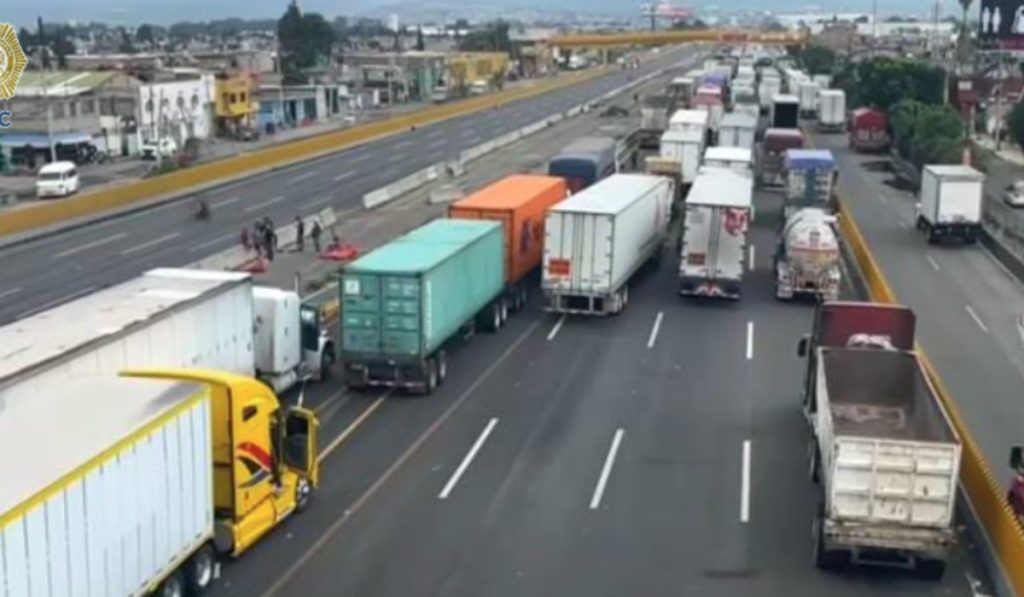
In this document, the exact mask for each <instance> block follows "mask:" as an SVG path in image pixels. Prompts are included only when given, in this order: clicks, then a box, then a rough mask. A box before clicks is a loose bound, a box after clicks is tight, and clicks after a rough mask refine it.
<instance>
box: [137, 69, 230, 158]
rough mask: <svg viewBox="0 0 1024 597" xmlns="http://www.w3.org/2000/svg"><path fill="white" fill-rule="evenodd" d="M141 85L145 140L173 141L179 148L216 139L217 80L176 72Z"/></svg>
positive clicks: (212, 77) (206, 76)
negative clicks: (215, 99)
mask: <svg viewBox="0 0 1024 597" xmlns="http://www.w3.org/2000/svg"><path fill="white" fill-rule="evenodd" d="M160 75H162V76H158V77H157V80H153V81H149V82H143V83H142V84H140V85H139V105H140V106H141V107H142V109H141V111H140V121H139V125H140V128H141V133H142V137H143V139H144V140H155V139H158V138H165V137H169V138H171V139H173V140H174V141H175V142H176V143H177V146H178V147H183V146H184V144H185V141H186V140H187V139H208V138H210V137H212V136H213V130H214V129H213V122H214V92H215V91H214V88H215V85H214V76H213V75H212V74H208V73H200V72H199V71H198V70H194V69H190V70H188V71H186V70H184V69H176V70H175V71H171V72H165V73H160Z"/></svg>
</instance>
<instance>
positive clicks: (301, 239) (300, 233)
mask: <svg viewBox="0 0 1024 597" xmlns="http://www.w3.org/2000/svg"><path fill="white" fill-rule="evenodd" d="M305 236H306V223H305V222H303V221H302V217H301V216H295V249H296V250H297V251H298V252H299V253H302V252H303V249H304V245H305V240H306V239H305Z"/></svg>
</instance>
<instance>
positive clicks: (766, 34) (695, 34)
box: [547, 29, 807, 49]
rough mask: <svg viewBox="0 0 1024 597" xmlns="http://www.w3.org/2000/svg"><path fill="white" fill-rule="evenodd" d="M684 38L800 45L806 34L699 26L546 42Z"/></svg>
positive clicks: (567, 44) (597, 44)
mask: <svg viewBox="0 0 1024 597" xmlns="http://www.w3.org/2000/svg"><path fill="white" fill-rule="evenodd" d="M687 42H716V43H722V44H742V43H752V44H773V45H787V46H802V45H805V44H806V43H807V35H806V34H804V33H794V32H788V31H786V32H776V31H744V30H738V29H699V30H688V31H618V32H608V33H570V34H566V35H555V36H552V37H551V38H550V39H548V41H547V44H548V46H550V47H553V48H563V49H579V48H613V47H622V46H660V45H670V44H681V43H687Z"/></svg>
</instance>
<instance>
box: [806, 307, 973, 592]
mask: <svg viewBox="0 0 1024 597" xmlns="http://www.w3.org/2000/svg"><path fill="white" fill-rule="evenodd" d="M914 328H915V316H914V313H913V311H911V310H910V309H908V308H907V307H904V306H901V305H883V304H874V303H856V302H824V303H821V304H820V305H819V306H818V309H817V311H816V313H815V319H814V326H813V329H812V332H811V334H810V335H809V336H805V337H804V338H803V339H801V340H800V344H799V347H798V351H797V352H798V354H799V356H801V357H803V358H805V359H806V366H807V368H806V375H805V378H804V379H805V383H804V390H803V394H804V398H803V408H804V414H805V416H806V419H807V421H808V423H809V425H810V428H811V432H812V437H813V439H812V442H811V444H810V446H809V449H808V455H809V457H810V464H809V467H808V470H809V471H810V476H811V479H812V481H814V482H815V483H817V484H818V485H819V487H820V490H821V491H820V497H819V500H818V506H817V510H816V512H815V515H814V523H813V529H812V531H813V535H812V536H813V540H814V561H815V564H816V565H817V566H818V567H819V568H822V569H826V570H837V569H842V568H845V567H846V566H847V565H848V564H850V563H852V562H858V563H868V564H870V563H880V564H884V565H888V566H892V565H903V566H907V567H913V568H914V569H915V570H916V572H917V573H918V574H919V575H920V576H922V577H924V578H928V579H935V580H938V579H940V578H941V577H942V576H943V573H944V572H945V568H946V559H947V558H948V556H949V554H950V553H951V552H952V550H953V548H954V546H955V545H956V530H955V528H954V517H955V511H956V497H957V479H958V476H959V471H960V457H961V449H962V446H961V441H960V438H959V436H958V435H957V432H956V429H955V428H954V427H953V424H952V423H951V422H950V419H949V416H948V415H947V413H946V411H945V409H944V408H943V405H942V403H941V401H940V400H939V398H938V397H937V395H936V392H935V388H934V387H933V385H932V383H931V380H930V379H929V378H928V375H927V373H926V372H925V371H924V369H923V368H922V366H921V363H920V361H919V360H918V355H917V353H916V352H914V333H915V329H914Z"/></svg>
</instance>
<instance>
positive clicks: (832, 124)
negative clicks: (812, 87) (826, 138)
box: [818, 89, 846, 133]
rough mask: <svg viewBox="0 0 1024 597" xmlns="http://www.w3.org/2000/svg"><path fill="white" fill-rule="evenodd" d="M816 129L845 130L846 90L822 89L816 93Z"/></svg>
mask: <svg viewBox="0 0 1024 597" xmlns="http://www.w3.org/2000/svg"><path fill="white" fill-rule="evenodd" d="M818 130H819V131H821V132H823V133H841V132H843V131H844V130H846V92H844V91H843V90H841V89H824V90H822V91H821V92H819V93H818Z"/></svg>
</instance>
